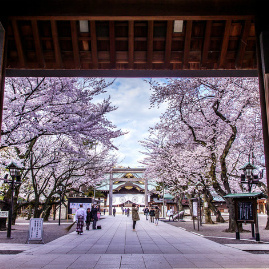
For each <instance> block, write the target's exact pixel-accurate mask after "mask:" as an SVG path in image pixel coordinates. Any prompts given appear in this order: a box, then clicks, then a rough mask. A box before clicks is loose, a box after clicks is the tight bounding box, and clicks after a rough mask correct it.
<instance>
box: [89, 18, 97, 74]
mask: <svg viewBox="0 0 269 269" xmlns="http://www.w3.org/2000/svg"><path fill="white" fill-rule="evenodd" d="M90 29H91V48H92V50H91V53H92V68H93V69H97V68H98V55H97V39H96V26H95V21H90Z"/></svg>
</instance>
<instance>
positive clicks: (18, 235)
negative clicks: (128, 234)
mask: <svg viewBox="0 0 269 269" xmlns="http://www.w3.org/2000/svg"><path fill="white" fill-rule="evenodd" d="M224 218H225V219H226V220H227V219H228V215H224ZM101 220H102V217H101ZM101 220H100V221H101ZM213 220H214V219H213ZM266 220H267V216H266V215H259V231H260V238H261V243H268V244H269V231H268V230H265V229H264V228H265V225H266ZM164 221H165V222H166V223H168V224H170V225H174V226H177V227H180V228H182V229H186V230H187V231H189V232H194V233H197V234H200V235H201V236H204V237H206V238H208V239H210V240H213V241H215V242H218V243H220V244H244V243H245V244H250V243H251V244H257V242H256V241H255V239H253V238H251V232H250V231H251V227H250V224H247V225H243V227H244V229H245V230H248V231H249V232H244V233H241V234H240V236H241V240H235V233H227V232H224V230H225V229H227V228H228V223H227V222H226V223H216V224H202V226H200V229H199V231H198V230H197V223H196V230H194V229H193V222H192V221H191V219H190V217H188V216H187V217H185V218H184V221H179V222H173V221H170V222H169V221H167V220H164ZM71 223H72V220H69V221H67V220H61V225H59V224H58V220H55V221H53V220H50V221H48V222H44V228H43V231H44V235H43V238H44V242H45V243H48V242H50V241H53V240H55V239H57V238H59V237H61V236H63V235H66V234H68V233H70V232H73V231H75V228H76V225H74V226H73V227H72V228H71V230H70V231H69V232H67V231H66V229H65V228H66V227H68V226H69V225H70V224H71ZM28 229H29V221H28V220H25V219H18V220H17V222H16V225H13V226H12V231H11V236H12V239H7V232H6V231H0V243H15V244H25V243H27V239H28Z"/></svg>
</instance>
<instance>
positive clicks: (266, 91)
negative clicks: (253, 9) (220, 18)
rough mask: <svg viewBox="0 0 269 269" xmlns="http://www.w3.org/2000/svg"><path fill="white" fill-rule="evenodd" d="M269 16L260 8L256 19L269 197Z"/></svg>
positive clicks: (268, 193) (268, 194)
mask: <svg viewBox="0 0 269 269" xmlns="http://www.w3.org/2000/svg"><path fill="white" fill-rule="evenodd" d="M264 8H265V7H264ZM265 10H266V9H265ZM267 17H268V15H267V14H265V12H264V11H263V10H262V8H261V9H258V12H257V16H256V20H255V30H256V41H257V63H258V73H259V89H260V102H261V115H262V126H263V140H264V154H265V166H266V178H267V186H268V187H267V196H268V197H269V128H268V126H269V21H268V19H267ZM267 208H268V200H267Z"/></svg>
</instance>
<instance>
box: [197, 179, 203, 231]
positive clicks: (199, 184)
mask: <svg viewBox="0 0 269 269" xmlns="http://www.w3.org/2000/svg"><path fill="white" fill-rule="evenodd" d="M203 188H204V186H203V184H202V183H201V182H200V181H198V182H197V183H196V189H197V191H198V215H199V217H198V218H199V219H198V222H200V225H201V226H202V210H201V191H202V190H203ZM198 227H199V226H198Z"/></svg>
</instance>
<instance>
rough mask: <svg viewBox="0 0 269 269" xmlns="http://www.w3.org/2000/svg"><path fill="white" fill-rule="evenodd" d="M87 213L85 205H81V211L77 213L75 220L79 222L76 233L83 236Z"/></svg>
mask: <svg viewBox="0 0 269 269" xmlns="http://www.w3.org/2000/svg"><path fill="white" fill-rule="evenodd" d="M86 218H87V213H86V210H85V209H84V208H83V204H80V206H79V209H78V210H77V212H76V215H75V219H76V221H77V229H76V232H77V233H78V234H83V225H84V221H86Z"/></svg>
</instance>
